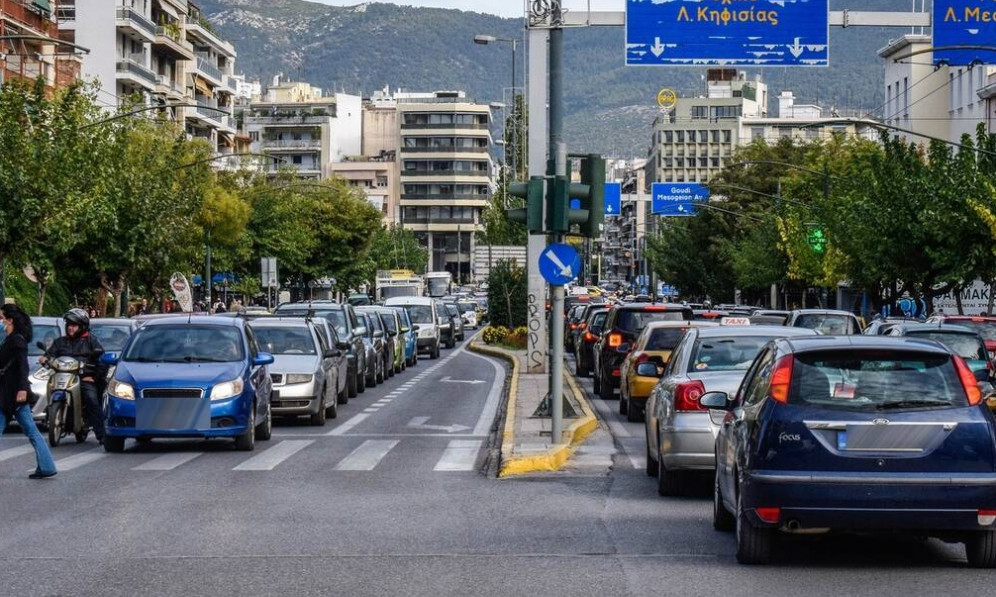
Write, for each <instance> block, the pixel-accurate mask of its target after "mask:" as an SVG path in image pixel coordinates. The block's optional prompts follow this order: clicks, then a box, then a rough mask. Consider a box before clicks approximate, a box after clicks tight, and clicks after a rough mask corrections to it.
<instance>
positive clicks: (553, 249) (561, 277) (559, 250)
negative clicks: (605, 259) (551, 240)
mask: <svg viewBox="0 0 996 597" xmlns="http://www.w3.org/2000/svg"><path fill="white" fill-rule="evenodd" d="M580 269H581V257H580V255H578V252H577V251H576V250H575V249H574V247H572V246H570V245H565V244H562V243H556V244H552V245H550V246H548V247H547V248H545V249H543V252H542V253H540V256H539V270H540V274H542V275H543V279H544V280H546V281H547V282H549V283H550V284H551V285H552V286H563V285H564V284H567V283H568V282H570V281H571V280H573V279H574V277H575V276H577V274H578V271H579V270H580Z"/></svg>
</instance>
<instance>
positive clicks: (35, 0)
mask: <svg viewBox="0 0 996 597" xmlns="http://www.w3.org/2000/svg"><path fill="white" fill-rule="evenodd" d="M31 6H33V7H35V8H37V9H38V10H40V11H42V13H43V14H44V15H45V16H46V17H48V16H52V5H51V4H50V3H49V1H48V0H31Z"/></svg>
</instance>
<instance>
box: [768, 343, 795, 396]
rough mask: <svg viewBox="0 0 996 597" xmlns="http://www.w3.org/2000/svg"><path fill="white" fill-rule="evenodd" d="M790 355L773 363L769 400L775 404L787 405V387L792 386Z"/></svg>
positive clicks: (792, 361) (792, 360)
mask: <svg viewBox="0 0 996 597" xmlns="http://www.w3.org/2000/svg"><path fill="white" fill-rule="evenodd" d="M794 361H795V359H793V358H792V355H790V354H789V355H785V356H783V357H782V358H780V359H778V362H777V363H775V371H774V372H773V373H772V374H771V391H770V392H769V394H770V396H771V398H772V399H773V400H774V401H775V402H781V403H782V404H788V397H789V386H790V385H792V364H793V363H794Z"/></svg>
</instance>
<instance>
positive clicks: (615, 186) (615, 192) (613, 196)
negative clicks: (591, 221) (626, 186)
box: [605, 182, 622, 216]
mask: <svg viewBox="0 0 996 597" xmlns="http://www.w3.org/2000/svg"><path fill="white" fill-rule="evenodd" d="M621 209H622V183H619V182H607V183H605V215H606V216H618V215H619V211H620V210H621Z"/></svg>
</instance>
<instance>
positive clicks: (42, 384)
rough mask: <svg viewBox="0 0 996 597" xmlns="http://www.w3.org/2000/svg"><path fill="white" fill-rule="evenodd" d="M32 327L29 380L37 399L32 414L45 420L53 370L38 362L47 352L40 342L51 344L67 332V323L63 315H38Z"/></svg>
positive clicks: (35, 417)
mask: <svg viewBox="0 0 996 597" xmlns="http://www.w3.org/2000/svg"><path fill="white" fill-rule="evenodd" d="M31 327H32V332H33V334H32V335H33V338H34V339H33V341H32V342H29V343H28V371H30V374H29V375H28V380H29V381H30V382H31V393H32V394H34V396H35V400H36V402H35V405H34V407H32V409H31V415H32V416H33V417H34V419H35V421H38V422H44V421H45V420H46V414H47V412H48V378H49V375H50V374H51V370H50V369H46V368H44V367H42V366H41V363H39V362H38V357H40V356H41V355H42V354H44V353H45V350H44V349H42V348H41V347H39V346H38V344H39V343H41V344H42V345H43V346H44V347H45V348H48V347H49V346H51V345H52V342H55V339H56V338H58V337H59V336H62V335H64V334H65V333H66V324H65V322H64V321H63V320H62V318H61V317H40V316H36V317H32V318H31Z"/></svg>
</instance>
